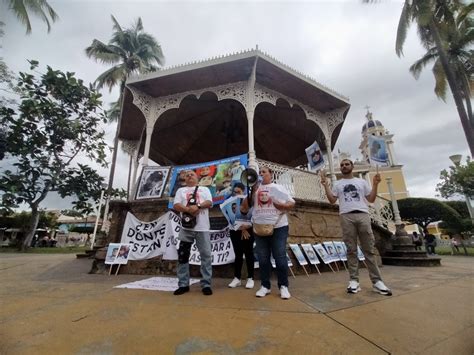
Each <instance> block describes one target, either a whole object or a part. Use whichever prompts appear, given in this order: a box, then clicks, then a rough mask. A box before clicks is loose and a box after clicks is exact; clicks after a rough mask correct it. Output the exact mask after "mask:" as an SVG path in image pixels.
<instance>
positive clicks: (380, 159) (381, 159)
mask: <svg viewBox="0 0 474 355" xmlns="http://www.w3.org/2000/svg"><path fill="white" fill-rule="evenodd" d="M368 153H369V161H370V165H372V166H389V165H390V163H389V160H388V151H387V142H385V139H384V138H383V137H376V136H372V135H371V136H369V142H368Z"/></svg>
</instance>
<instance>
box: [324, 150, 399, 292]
mask: <svg viewBox="0 0 474 355" xmlns="http://www.w3.org/2000/svg"><path fill="white" fill-rule="evenodd" d="M340 167H341V173H342V179H340V180H338V181H336V183H335V184H334V186H333V187H332V190H331V189H330V187H329V184H328V181H327V179H326V174H325V173H324V172H323V171H321V184H322V185H323V186H324V190H325V192H326V196H327V198H328V200H329V202H330V203H332V204H334V203H336V201H337V200H338V199H339V214H340V222H341V228H342V238H343V240H344V243H345V244H346V246H347V264H348V266H349V285H348V286H347V293H357V292H359V291H360V290H361V288H360V286H359V259H358V258H357V241H358V240H359V242H360V247H361V249H362V252H363V253H364V256H365V260H366V263H367V268H368V271H369V276H370V280H371V281H372V285H373V289H374V291H375V292H378V293H380V294H381V295H385V296H391V295H392V291H391V290H390V289H389V288H388V287H387V286H386V285H385V284H384V282H383V281H382V275H381V274H380V270H379V267H378V266H377V261H376V259H375V246H374V244H375V239H374V234H373V232H372V225H371V220H370V215H369V205H368V202H370V203H372V202H374V201H375V198H376V196H377V187H378V185H379V183H380V181H381V179H380V174H375V176H374V178H373V181H372V189H370V187H369V184H368V183H367V181H365V180H363V179H360V178H356V177H354V176H353V174H352V170H353V169H354V163H353V162H352V160H349V159H343V160H342V161H341V164H340Z"/></svg>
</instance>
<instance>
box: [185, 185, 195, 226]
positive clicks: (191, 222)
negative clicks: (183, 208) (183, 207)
mask: <svg viewBox="0 0 474 355" xmlns="http://www.w3.org/2000/svg"><path fill="white" fill-rule="evenodd" d="M198 188H199V186H196V188H195V189H194V192H193V195H192V197H191V199H190V200H189V202H188V206H189V205H195V204H196V191H197V189H198ZM196 223H197V219H196V216H193V215H192V214H190V213H187V212H183V213H182V216H181V227H184V228H188V229H192V228H194V227H195V226H196Z"/></svg>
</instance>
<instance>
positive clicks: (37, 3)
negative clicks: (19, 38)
mask: <svg viewBox="0 0 474 355" xmlns="http://www.w3.org/2000/svg"><path fill="white" fill-rule="evenodd" d="M4 1H5V3H6V4H7V6H8V8H9V9H10V11H12V12H13V13H14V14H15V16H16V17H17V18H18V20H19V21H20V22H21V23H22V24H24V25H25V26H26V34H30V33H31V22H30V15H29V13H32V14H34V15H35V16H37V17H39V18H41V20H43V22H45V23H46V25H47V26H48V32H49V31H51V24H50V22H49V21H52V22H54V21H56V20H58V19H59V16H58V14H57V13H56V12H55V11H54V10H53V8H52V7H51V6H50V5H49V4H48V2H47V1H46V0H4Z"/></svg>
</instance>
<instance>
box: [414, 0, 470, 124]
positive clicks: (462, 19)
mask: <svg viewBox="0 0 474 355" xmlns="http://www.w3.org/2000/svg"><path fill="white" fill-rule="evenodd" d="M473 11H474V3H472V4H470V5H468V6H465V7H463V8H462V11H459V12H458V13H457V14H456V17H455V18H454V21H453V22H452V23H440V31H439V33H440V36H441V39H442V42H443V43H445V46H446V54H447V56H448V60H449V64H450V66H451V67H452V69H453V73H454V75H455V78H456V83H457V86H458V88H459V90H460V91H461V94H462V98H463V100H464V101H465V103H466V109H467V115H468V117H469V123H470V125H471V127H474V121H473V117H472V107H471V100H470V98H471V96H472V91H473V89H474V76H473V74H474V63H473V59H474V51H473V50H472V49H470V48H469V47H471V46H472V42H473V41H474V26H473V23H474V20H473V18H472V17H470V15H471V13H472V12H473ZM424 45H425V47H426V48H427V52H426V53H425V55H424V56H423V57H422V58H420V59H419V60H417V61H416V62H415V63H413V65H412V66H411V67H410V72H411V73H412V74H413V76H414V77H415V78H416V79H418V78H419V76H420V73H421V71H422V70H423V68H424V67H425V66H427V65H428V64H430V63H433V68H432V71H433V75H434V77H435V81H436V85H435V89H434V91H435V94H436V96H438V98H440V99H442V100H443V101H445V100H446V89H447V79H446V74H445V72H444V70H443V66H442V63H441V60H440V57H439V54H438V49H437V47H436V46H435V45H433V43H432V42H431V41H429V38H428V40H427V41H425V43H424Z"/></svg>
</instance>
